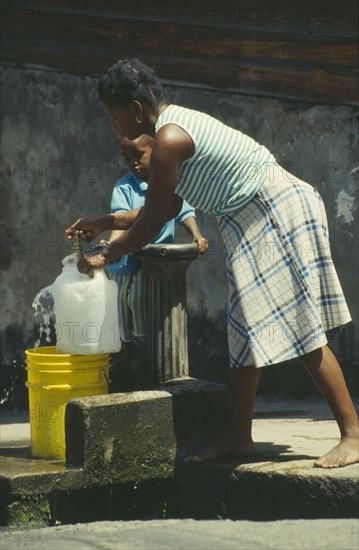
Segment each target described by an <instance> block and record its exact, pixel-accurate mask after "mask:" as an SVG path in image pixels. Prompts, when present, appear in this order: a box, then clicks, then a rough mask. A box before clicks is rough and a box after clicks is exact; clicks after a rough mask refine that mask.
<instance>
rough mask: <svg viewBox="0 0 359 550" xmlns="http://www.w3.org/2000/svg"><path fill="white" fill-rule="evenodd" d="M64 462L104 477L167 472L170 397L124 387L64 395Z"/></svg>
mask: <svg viewBox="0 0 359 550" xmlns="http://www.w3.org/2000/svg"><path fill="white" fill-rule="evenodd" d="M65 426H66V427H65V431H66V462H67V464H68V465H69V464H71V465H76V466H82V467H83V468H84V469H85V470H89V471H93V472H97V474H98V475H100V476H103V477H104V478H105V479H108V480H109V481H111V480H116V479H121V481H122V482H124V481H139V480H143V479H155V478H167V477H171V476H172V475H173V471H174V464H175V455H176V436H175V432H174V425H173V414H172V397H171V395H170V394H169V393H165V392H159V391H147V392H129V393H119V394H110V395H101V396H95V397H86V398H82V399H75V400H72V401H70V403H69V404H68V406H67V409H66V418H65Z"/></svg>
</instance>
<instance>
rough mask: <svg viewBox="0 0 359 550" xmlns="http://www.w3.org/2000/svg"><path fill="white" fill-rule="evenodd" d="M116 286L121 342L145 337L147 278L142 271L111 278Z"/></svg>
mask: <svg viewBox="0 0 359 550" xmlns="http://www.w3.org/2000/svg"><path fill="white" fill-rule="evenodd" d="M112 279H113V280H114V281H116V283H117V286H118V312H119V331H120V337H121V340H122V341H123V342H130V341H131V340H132V336H146V335H147V316H148V314H147V277H146V275H145V273H144V271H143V270H142V269H139V270H138V271H137V272H136V273H133V274H129V275H117V276H112Z"/></svg>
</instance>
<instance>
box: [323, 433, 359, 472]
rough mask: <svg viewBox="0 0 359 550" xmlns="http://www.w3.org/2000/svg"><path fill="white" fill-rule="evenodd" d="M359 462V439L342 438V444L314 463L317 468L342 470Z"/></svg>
mask: <svg viewBox="0 0 359 550" xmlns="http://www.w3.org/2000/svg"><path fill="white" fill-rule="evenodd" d="M356 462H359V440H358V437H357V436H356V437H342V439H341V441H340V443H339V444H338V445H336V447H334V448H333V449H331V450H330V451H329V452H328V453H326V454H325V455H323V456H321V457H320V458H318V460H316V461H315V462H314V466H316V467H317V468H340V467H342V466H348V465H349V464H355V463H356Z"/></svg>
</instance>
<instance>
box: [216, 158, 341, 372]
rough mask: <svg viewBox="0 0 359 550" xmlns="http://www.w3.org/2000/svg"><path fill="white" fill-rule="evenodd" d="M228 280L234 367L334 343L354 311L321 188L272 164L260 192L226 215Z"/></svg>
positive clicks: (277, 359)
mask: <svg viewBox="0 0 359 550" xmlns="http://www.w3.org/2000/svg"><path fill="white" fill-rule="evenodd" d="M219 228H220V231H221V234H222V237H223V240H224V244H225V254H226V264H227V273H228V281H229V298H228V344H229V354H230V366H231V367H241V366H248V365H255V366H256V367H262V366H265V365H270V364H275V363H279V362H282V361H286V360H288V359H293V358H295V357H298V356H301V355H304V354H305V353H308V352H310V351H312V350H314V349H317V348H320V347H322V346H324V345H325V344H326V343H327V339H326V336H325V331H326V330H329V329H332V328H334V327H337V326H339V325H342V324H344V323H348V322H349V321H350V320H351V317H350V313H349V311H348V307H347V304H346V301H345V298H344V295H343V291H342V288H341V286H340V282H339V279H338V275H337V273H336V270H335V267H334V264H333V260H332V257H331V252H330V245H329V238H328V225H327V218H326V213H325V208H324V205H323V201H322V198H321V196H320V195H319V193H318V192H317V191H316V190H315V189H314V188H313V187H312V186H311V185H309V184H308V183H305V182H303V181H301V180H299V179H298V178H296V177H295V176H293V175H292V174H289V173H288V172H286V171H285V170H284V169H283V168H281V167H280V166H278V165H276V166H271V167H270V169H269V173H268V176H267V179H266V181H265V183H264V185H263V186H262V188H261V189H260V191H259V192H258V193H257V194H256V196H255V198H254V199H253V200H252V201H251V202H250V203H249V204H248V205H246V206H245V207H244V208H243V209H241V210H240V211H238V212H234V213H231V214H228V215H225V216H223V217H221V218H220V220H219Z"/></svg>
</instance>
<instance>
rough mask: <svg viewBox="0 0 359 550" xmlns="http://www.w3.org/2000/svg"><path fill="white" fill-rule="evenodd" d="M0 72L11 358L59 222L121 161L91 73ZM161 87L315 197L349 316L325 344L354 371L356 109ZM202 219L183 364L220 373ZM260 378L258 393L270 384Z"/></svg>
mask: <svg viewBox="0 0 359 550" xmlns="http://www.w3.org/2000/svg"><path fill="white" fill-rule="evenodd" d="M2 73H3V74H2V82H3V87H2V91H3V94H2V99H3V112H2V115H3V116H2V119H3V120H2V135H1V138H2V139H1V143H2V163H1V168H2V171H1V188H2V200H1V237H2V248H1V336H2V341H3V346H2V352H1V354H2V355H1V362H2V363H3V364H4V363H5V364H9V362H11V360H12V359H13V358H14V357H15V356H18V355H19V353H21V352H22V351H23V349H24V348H25V347H26V346H29V345H32V344H33V342H34V336H33V334H32V331H33V326H34V319H33V310H32V308H31V303H32V300H33V298H34V296H35V294H36V292H37V291H38V290H39V289H40V288H41V287H44V286H46V285H48V284H50V283H51V282H52V281H53V280H54V279H55V277H56V276H57V275H58V274H59V271H60V266H61V258H62V257H63V256H64V255H65V254H66V253H67V251H68V243H67V241H66V237H65V233H64V228H65V227H66V226H67V225H68V224H70V223H71V222H73V221H74V220H75V219H77V218H78V217H80V216H82V215H94V214H101V213H105V212H106V211H107V210H108V205H109V201H110V196H111V191H112V187H113V184H114V182H115V181H116V179H117V178H118V176H119V175H122V173H123V171H124V168H125V167H124V164H123V162H122V160H121V158H120V157H119V152H118V138H117V136H116V134H115V132H114V130H113V129H112V128H111V124H110V122H109V120H108V119H107V118H106V117H105V116H104V115H103V112H102V109H101V106H100V104H99V103H98V101H97V98H96V92H95V85H94V80H93V79H91V78H87V77H80V76H74V75H70V74H65V73H59V72H55V71H53V70H45V69H42V68H41V67H40V68H37V69H31V68H26V69H25V68H23V69H16V68H11V67H8V68H3V70H2ZM165 92H166V96H167V99H168V101H169V102H174V103H179V104H182V105H184V106H187V107H190V108H194V109H198V110H202V111H206V112H208V113H210V114H212V115H213V116H215V117H218V118H219V119H221V120H223V121H224V122H225V123H227V124H229V125H230V126H233V127H235V128H238V129H240V130H241V131H242V132H244V133H248V134H249V135H251V136H252V137H254V138H255V139H257V140H258V141H259V142H261V143H263V144H264V145H266V146H267V147H268V148H269V149H270V150H271V151H272V152H273V154H274V155H275V156H276V158H277V160H278V162H279V163H281V164H283V165H284V166H285V167H286V168H287V169H288V170H289V171H292V172H295V173H297V174H300V176H301V177H302V178H303V179H304V180H306V181H308V182H310V183H311V184H313V185H314V186H315V187H316V188H317V189H318V190H319V191H320V193H321V194H322V196H323V199H324V201H325V205H326V208H327V213H328V219H329V226H330V232H331V242H332V248H333V255H334V258H335V263H336V267H337V269H338V273H339V276H340V279H341V282H342V285H343V288H344V292H345V295H346V297H347V299H348V302H349V307H350V310H351V313H352V317H353V321H354V322H353V323H351V324H349V325H347V326H346V327H343V328H342V329H341V330H339V331H337V332H336V334H335V336H334V337H332V343H333V345H334V347H335V349H336V350H337V352H338V354H339V356H340V358H341V360H342V361H343V364H344V365H347V367H346V368H347V369H348V373H349V375H350V372H352V371H351V370H350V365H352V364H353V362H354V360H357V359H358V355H357V345H356V344H357V342H358V313H359V311H358V294H357V270H358V250H357V247H356V243H357V242H358V223H357V222H358V202H357V198H356V197H357V190H358V177H357V176H358V171H356V172H355V168H356V167H357V164H356V163H357V159H356V151H357V144H358V129H357V126H356V123H355V110H354V108H353V107H350V106H333V105H330V106H328V105H317V106H311V105H310V104H304V103H303V104H300V103H296V102H293V101H291V102H288V101H282V100H281V101H279V100H276V99H270V98H266V99H264V98H254V97H245V96H243V95H233V94H229V93H225V92H223V91H222V92H220V91H218V92H217V91H212V92H209V91H208V90H202V89H201V87H200V86H198V87H192V88H189V87H184V86H179V85H171V86H169V85H168V86H166V87H165ZM353 170H354V172H353ZM198 222H199V225H200V227H201V229H202V232H203V234H204V235H205V236H207V238H208V239H209V241H210V250H209V253H208V255H207V256H206V257H204V258H201V259H199V260H198V261H196V262H195V263H194V264H193V265H192V266H191V268H190V270H189V273H188V304H189V311H190V320H189V326H190V335H189V345H190V364H191V367H192V372H193V374H194V375H197V376H201V377H204V378H205V377H207V378H214V379H221V378H223V376H224V369H225V368H226V366H227V351H226V339H225V302H226V275H225V268H224V257H223V253H222V245H221V241H220V237H219V234H218V230H217V226H216V222H215V220H214V219H213V218H211V217H208V216H205V215H201V214H200V215H199V216H198ZM179 238H180V239H182V238H184V234H183V233H182V232H180V234H179ZM266 370H267V369H266ZM269 370H271V369H269ZM283 372H285V371H283ZM295 372H296V373H297V374H295V375H294V378H293V376H292V377H291V387H292V386H293V387H295V385H296V381H295V380H296V376H297V381H298V384H299V385H300V384H301V379H300V376H301V375H299V374H298V371H295ZM268 376H269V375H267V374H266V375H265V377H264V386H263V387H264V388H267V387H268V388H270V386H271V382H270V380H269V377H268ZM270 376H272V377H273V374H272V375H270ZM350 376H351V375H350ZM350 376H349V378H350ZM266 377H267V378H266ZM274 378H275V377H274ZM298 384H297V385H298Z"/></svg>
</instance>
